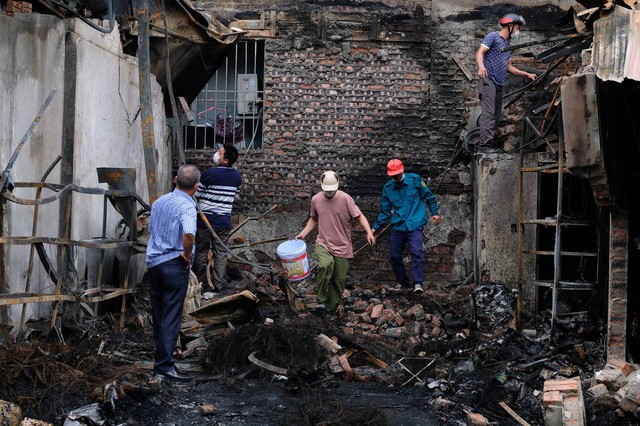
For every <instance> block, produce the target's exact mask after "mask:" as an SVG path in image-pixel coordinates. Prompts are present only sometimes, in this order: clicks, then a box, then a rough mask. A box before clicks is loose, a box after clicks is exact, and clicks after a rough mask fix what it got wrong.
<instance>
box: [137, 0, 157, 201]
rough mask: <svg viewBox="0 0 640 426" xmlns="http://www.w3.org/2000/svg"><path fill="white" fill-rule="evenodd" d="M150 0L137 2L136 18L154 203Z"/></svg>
mask: <svg viewBox="0 0 640 426" xmlns="http://www.w3.org/2000/svg"><path fill="white" fill-rule="evenodd" d="M148 2H149V0H140V1H139V2H138V3H137V9H136V19H137V20H138V76H139V89H140V116H141V117H142V120H141V127H142V146H143V151H144V164H145V168H146V172H147V187H148V190H149V204H153V202H154V201H155V200H157V199H158V197H159V196H160V189H159V187H158V170H157V164H156V144H155V130H154V122H153V108H152V101H151V100H152V97H153V92H152V91H151V60H150V57H149V3H148Z"/></svg>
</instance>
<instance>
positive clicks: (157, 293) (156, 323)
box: [148, 256, 189, 373]
mask: <svg viewBox="0 0 640 426" xmlns="http://www.w3.org/2000/svg"><path fill="white" fill-rule="evenodd" d="M148 277H149V294H150V295H151V315H152V318H153V338H154V340H155V342H156V354H155V363H154V366H153V369H154V371H156V372H158V373H166V372H168V371H170V370H172V369H173V368H174V364H175V359H174V358H173V350H174V349H175V347H176V342H177V341H178V333H180V326H181V325H182V305H183V304H184V297H185V295H186V294H187V287H188V286H189V269H188V268H187V262H185V261H184V259H183V258H182V257H180V256H179V257H176V258H175V259H171V260H167V261H166V262H163V263H161V264H159V265H156V266H153V267H151V268H149V274H148Z"/></svg>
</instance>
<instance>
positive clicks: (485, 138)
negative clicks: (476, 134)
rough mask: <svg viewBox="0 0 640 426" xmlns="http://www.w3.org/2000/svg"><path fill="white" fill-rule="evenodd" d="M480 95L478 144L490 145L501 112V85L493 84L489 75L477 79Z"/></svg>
mask: <svg viewBox="0 0 640 426" xmlns="http://www.w3.org/2000/svg"><path fill="white" fill-rule="evenodd" d="M478 96H479V97H480V108H481V110H482V115H480V140H479V141H478V146H490V145H491V142H493V138H494V136H495V134H496V130H498V123H499V122H500V116H501V114H502V86H498V85H497V84H495V83H494V82H493V81H491V79H490V78H489V77H487V78H481V79H479V80H478Z"/></svg>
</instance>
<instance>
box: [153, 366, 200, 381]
mask: <svg viewBox="0 0 640 426" xmlns="http://www.w3.org/2000/svg"><path fill="white" fill-rule="evenodd" d="M154 374H155V375H156V376H163V377H166V378H167V379H169V380H173V381H176V382H190V381H191V377H189V376H186V375H184V374H182V373H178V372H177V371H176V370H175V368H174V369H172V370H169V371H166V372H161V371H154Z"/></svg>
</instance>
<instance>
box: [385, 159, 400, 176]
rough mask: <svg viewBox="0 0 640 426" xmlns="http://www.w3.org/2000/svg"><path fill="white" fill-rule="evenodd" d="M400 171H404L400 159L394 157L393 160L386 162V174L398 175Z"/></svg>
mask: <svg viewBox="0 0 640 426" xmlns="http://www.w3.org/2000/svg"><path fill="white" fill-rule="evenodd" d="M400 173H404V166H403V165H402V161H400V160H398V159H397V158H394V159H393V160H389V162H388V163H387V174H388V175H389V176H395V175H399V174H400Z"/></svg>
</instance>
